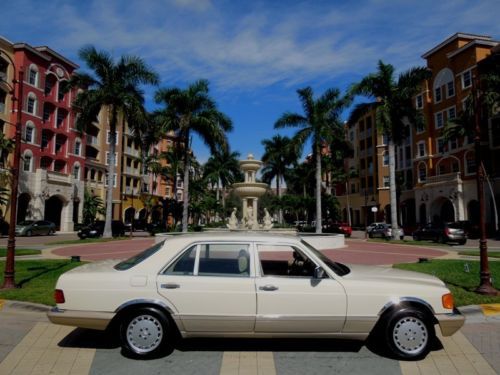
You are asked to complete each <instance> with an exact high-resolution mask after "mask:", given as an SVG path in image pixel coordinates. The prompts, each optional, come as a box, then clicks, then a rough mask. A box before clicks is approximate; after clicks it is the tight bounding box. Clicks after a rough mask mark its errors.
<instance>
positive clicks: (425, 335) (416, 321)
mask: <svg viewBox="0 0 500 375" xmlns="http://www.w3.org/2000/svg"><path fill="white" fill-rule="evenodd" d="M430 321H431V320H430V318H429V317H428V315H427V314H424V313H422V312H421V311H419V310H415V309H405V310H401V311H398V312H396V313H395V314H393V315H392V316H391V317H390V318H389V319H388V320H387V323H386V329H385V338H386V342H387V346H388V349H389V350H390V351H391V353H392V354H394V355H395V356H396V357H398V358H400V359H419V358H422V357H424V356H425V355H426V354H427V353H428V352H429V350H430V347H431V345H432V343H433V341H434V339H435V331H434V326H433V325H432V324H431V323H430Z"/></svg>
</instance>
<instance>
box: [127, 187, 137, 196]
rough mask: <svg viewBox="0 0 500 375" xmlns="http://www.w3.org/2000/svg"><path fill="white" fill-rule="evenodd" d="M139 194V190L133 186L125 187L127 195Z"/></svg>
mask: <svg viewBox="0 0 500 375" xmlns="http://www.w3.org/2000/svg"><path fill="white" fill-rule="evenodd" d="M138 193H139V189H138V188H134V187H132V186H125V194H126V195H137V194H138Z"/></svg>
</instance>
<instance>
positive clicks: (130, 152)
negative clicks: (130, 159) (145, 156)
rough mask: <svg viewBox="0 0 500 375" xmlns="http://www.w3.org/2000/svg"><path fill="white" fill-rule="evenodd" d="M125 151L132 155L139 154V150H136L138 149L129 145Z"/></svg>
mask: <svg viewBox="0 0 500 375" xmlns="http://www.w3.org/2000/svg"><path fill="white" fill-rule="evenodd" d="M125 153H126V154H129V155H132V156H139V150H136V149H134V148H132V147H128V146H126V147H125Z"/></svg>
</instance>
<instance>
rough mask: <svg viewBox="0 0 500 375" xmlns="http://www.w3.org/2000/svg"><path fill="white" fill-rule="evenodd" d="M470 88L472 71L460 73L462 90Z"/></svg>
mask: <svg viewBox="0 0 500 375" xmlns="http://www.w3.org/2000/svg"><path fill="white" fill-rule="evenodd" d="M471 86H472V71H471V70H467V71H466V72H463V73H462V89H466V88H468V87H471Z"/></svg>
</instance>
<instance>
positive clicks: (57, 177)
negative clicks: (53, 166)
mask: <svg viewBox="0 0 500 375" xmlns="http://www.w3.org/2000/svg"><path fill="white" fill-rule="evenodd" d="M47 178H48V180H49V181H53V182H61V183H63V184H71V176H70V175H67V174H65V173H60V172H52V171H47Z"/></svg>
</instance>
